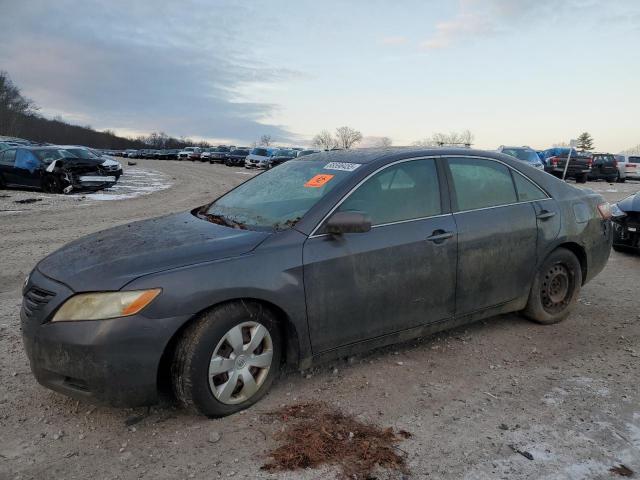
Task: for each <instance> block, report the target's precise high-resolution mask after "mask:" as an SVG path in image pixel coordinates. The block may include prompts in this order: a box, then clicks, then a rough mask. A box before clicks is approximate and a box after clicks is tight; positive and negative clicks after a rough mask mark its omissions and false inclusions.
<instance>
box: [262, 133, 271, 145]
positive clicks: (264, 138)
mask: <svg viewBox="0 0 640 480" xmlns="http://www.w3.org/2000/svg"><path fill="white" fill-rule="evenodd" d="M271 142H272V138H271V135H262V136H261V137H260V145H263V146H265V147H268V146H269V145H271Z"/></svg>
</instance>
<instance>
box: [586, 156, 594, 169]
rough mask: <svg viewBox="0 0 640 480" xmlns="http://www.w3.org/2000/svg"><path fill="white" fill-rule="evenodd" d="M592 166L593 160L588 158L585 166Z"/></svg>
mask: <svg viewBox="0 0 640 480" xmlns="http://www.w3.org/2000/svg"><path fill="white" fill-rule="evenodd" d="M592 164H593V159H592V158H590V159H589V160H587V166H588V167H591V165H592Z"/></svg>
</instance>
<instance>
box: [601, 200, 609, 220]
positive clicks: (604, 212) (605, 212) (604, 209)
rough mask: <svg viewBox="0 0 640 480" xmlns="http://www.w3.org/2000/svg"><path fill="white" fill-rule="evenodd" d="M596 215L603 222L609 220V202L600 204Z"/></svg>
mask: <svg viewBox="0 0 640 480" xmlns="http://www.w3.org/2000/svg"><path fill="white" fill-rule="evenodd" d="M598 213H599V214H600V216H601V217H602V219H603V220H609V219H610V218H611V205H610V204H609V202H605V203H601V204H600V205H598Z"/></svg>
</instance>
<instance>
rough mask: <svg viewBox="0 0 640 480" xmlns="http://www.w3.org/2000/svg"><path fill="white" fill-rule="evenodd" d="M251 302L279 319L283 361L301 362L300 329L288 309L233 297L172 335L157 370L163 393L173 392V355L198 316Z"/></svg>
mask: <svg viewBox="0 0 640 480" xmlns="http://www.w3.org/2000/svg"><path fill="white" fill-rule="evenodd" d="M243 302H250V303H253V304H258V305H261V306H262V307H263V308H266V309H268V310H270V311H271V313H273V314H274V315H275V316H276V318H277V320H278V327H279V328H280V333H281V334H282V340H283V342H284V345H283V352H282V353H283V355H282V359H283V363H284V364H285V365H288V366H291V367H297V366H298V365H299V364H300V338H299V333H298V329H297V328H296V326H295V324H294V322H293V321H292V320H291V317H290V316H289V315H288V314H287V313H286V311H285V310H284V309H283V308H281V307H280V306H278V305H276V304H275V303H273V302H270V301H268V300H264V299H260V298H252V297H240V298H232V299H228V300H225V301H222V302H218V303H215V304H212V305H209V306H208V307H206V308H203V309H202V310H200V311H199V312H197V313H195V314H194V315H193V316H191V318H189V320H187V321H186V322H184V324H183V325H182V326H181V327H180V328H179V329H178V330H176V332H175V333H174V334H173V335H172V337H171V338H170V340H169V342H168V343H167V345H166V346H165V348H164V351H163V352H162V356H161V357H160V362H159V364H158V372H157V385H158V389H159V391H160V392H162V393H168V392H171V375H170V366H171V361H172V359H173V355H174V352H175V348H176V345H177V343H178V340H179V339H180V338H181V337H182V335H183V334H184V331H185V330H186V329H187V328H188V327H189V326H190V325H191V324H193V322H195V321H196V320H197V319H198V318H200V317H201V316H202V314H203V313H205V312H207V311H209V310H212V309H214V308H217V307H219V306H221V305H226V304H229V303H240V304H241V303H243Z"/></svg>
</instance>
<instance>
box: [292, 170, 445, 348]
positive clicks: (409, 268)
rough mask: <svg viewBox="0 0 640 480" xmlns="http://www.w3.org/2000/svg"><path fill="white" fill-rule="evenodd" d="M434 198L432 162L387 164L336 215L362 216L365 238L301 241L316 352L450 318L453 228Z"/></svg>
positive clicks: (437, 185) (329, 237)
mask: <svg viewBox="0 0 640 480" xmlns="http://www.w3.org/2000/svg"><path fill="white" fill-rule="evenodd" d="M440 191H441V189H440V181H439V178H438V172H437V167H436V161H435V159H418V160H410V161H402V162H399V163H395V164H392V165H390V166H388V167H386V168H385V169H383V170H382V171H380V172H378V173H377V174H375V175H373V176H371V177H370V178H369V179H368V180H366V181H365V182H364V183H363V184H362V185H360V186H359V187H358V188H357V189H356V190H355V191H354V192H352V193H351V194H350V195H349V196H348V197H347V198H346V200H345V201H344V202H343V203H342V204H341V205H340V206H339V207H338V209H337V210H338V211H348V210H357V211H363V212H365V213H368V214H369V215H370V216H371V219H372V224H373V227H372V229H371V231H369V232H366V233H350V234H343V235H340V236H333V235H322V234H321V235H318V236H312V237H310V238H309V239H308V240H307V241H306V243H305V246H304V257H303V262H304V283H305V294H306V300H307V315H308V320H309V330H310V334H311V344H312V347H313V351H314V353H316V354H317V353H320V352H323V351H326V350H330V349H332V348H336V347H340V346H343V345H347V344H350V343H355V342H359V341H362V340H367V339H371V338H376V337H380V336H383V335H386V334H390V333H394V332H398V331H401V330H406V329H410V328H412V327H417V326H420V325H424V324H427V323H430V322H436V321H440V320H443V319H446V318H450V317H452V316H453V310H454V299H455V282H456V254H457V252H456V250H457V244H456V229H455V223H454V220H453V216H452V215H451V214H450V213H443V209H442V207H441V193H440Z"/></svg>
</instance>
